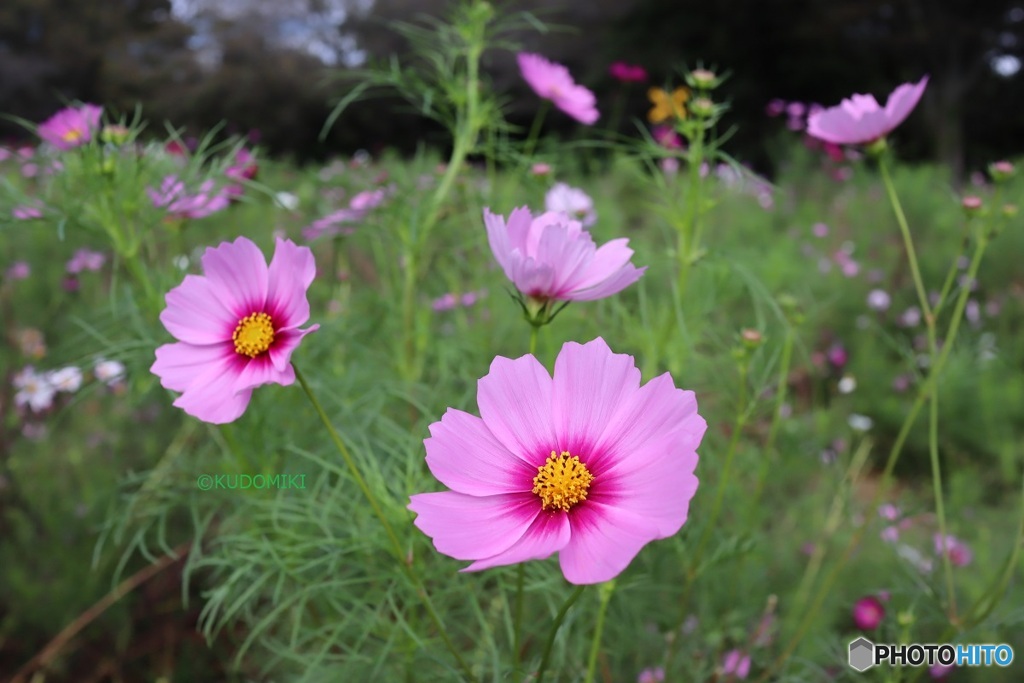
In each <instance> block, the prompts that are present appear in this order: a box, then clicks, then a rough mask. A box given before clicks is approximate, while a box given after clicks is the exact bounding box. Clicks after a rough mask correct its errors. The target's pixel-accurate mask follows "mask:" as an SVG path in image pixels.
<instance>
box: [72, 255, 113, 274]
mask: <svg viewBox="0 0 1024 683" xmlns="http://www.w3.org/2000/svg"><path fill="white" fill-rule="evenodd" d="M106 260H107V257H106V256H104V255H103V254H102V253H101V252H98V251H92V250H91V249H79V250H78V251H76V252H75V255H74V256H72V257H71V259H70V260H69V261H68V262H67V265H65V269H66V270H67V271H68V272H69V273H71V274H72V275H75V274H77V273H81V272H82V271H85V270H89V271H93V272H95V271H97V270H99V269H100V268H102V267H103V263H104V262H105V261H106Z"/></svg>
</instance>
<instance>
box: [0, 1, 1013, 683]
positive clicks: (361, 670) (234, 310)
mask: <svg viewBox="0 0 1024 683" xmlns="http://www.w3.org/2000/svg"><path fill="white" fill-rule="evenodd" d="M500 26H505V25H499V27H500ZM497 30H498V29H497V28H496V27H495V24H494V17H492V16H491V13H490V11H489V9H488V8H487V5H486V4H483V3H478V4H472V5H470V6H468V7H467V8H466V9H464V10H462V11H461V13H458V14H456V15H455V16H453V17H452V18H451V19H450V23H438V24H437V25H436V26H433V27H432V29H431V30H430V31H425V30H423V31H420V32H419V33H413V34H412V35H413V37H415V38H416V39H417V40H418V45H419V49H420V53H419V55H420V57H421V59H420V60H419V61H415V62H413V63H411V64H409V65H403V66H402V67H401V68H398V67H396V68H392V69H389V70H384V71H370V72H366V73H363V74H360V78H361V80H360V81H358V82H357V84H356V85H355V86H354V87H353V88H352V89H351V91H350V97H349V98H347V99H346V101H348V100H350V99H355V98H360V97H366V96H369V95H371V94H372V92H373V91H374V90H376V89H384V90H387V91H388V92H395V91H396V90H397V92H399V93H400V94H402V95H403V96H405V97H406V98H407V99H408V100H409V101H410V102H411V103H412V104H414V105H416V106H418V107H420V108H421V110H422V111H424V113H426V114H427V115H429V116H431V117H433V118H434V119H436V120H437V121H438V122H440V123H442V124H444V125H446V126H447V127H448V129H449V130H450V133H451V138H450V146H449V147H448V149H447V150H445V155H444V156H443V157H442V156H439V155H437V154H435V153H432V152H427V151H423V152H422V153H421V154H419V155H416V156H415V157H413V158H399V157H397V156H392V155H389V154H384V155H382V156H380V157H379V158H375V157H371V156H370V155H368V154H357V155H355V156H354V157H352V158H346V159H339V160H336V161H335V162H333V163H330V164H328V165H326V166H323V167H320V168H296V167H294V166H292V165H290V164H288V163H286V162H283V161H275V160H271V159H268V158H265V157H264V156H262V155H261V153H260V151H259V149H258V148H254V147H252V146H251V145H249V144H248V143H247V141H245V140H236V139H229V140H225V139H223V138H221V137H218V135H216V132H211V133H210V134H209V135H208V136H206V137H204V138H202V139H187V138H183V137H182V136H180V135H178V134H177V133H175V132H173V131H172V132H170V133H168V134H166V135H163V136H161V135H159V134H157V131H158V128H159V127H158V126H157V125H155V124H154V123H153V122H150V123H149V124H148V125H145V124H144V122H143V120H142V119H141V116H140V115H138V114H136V116H135V117H127V118H126V117H124V116H121V115H119V114H118V113H117V112H112V111H109V110H104V109H102V108H101V107H100V106H98V105H91V104H75V105H72V106H69V107H68V108H67V109H65V110H62V111H61V112H60V113H58V114H56V115H55V116H54V117H53V118H52V119H50V120H48V121H46V122H41V123H39V124H38V125H36V124H31V123H28V122H26V126H27V127H28V128H29V130H31V132H32V134H33V135H34V136H35V139H36V143H34V144H28V143H26V144H20V145H14V146H10V147H3V148H0V231H2V235H3V241H2V243H0V244H2V250H0V313H2V332H3V346H2V348H0V368H2V373H0V374H2V381H3V384H2V386H0V421H2V422H0V426H2V431H0V674H2V676H0V679H2V680H12V681H25V682H27V681H30V680H31V681H42V680H49V681H65V680H66V681H104V680H115V681H135V680H161V681H222V680H237V681H255V680H260V681H293V680H303V681H395V680H404V681H463V680H464V681H525V680H537V681H542V680H548V681H587V682H588V683H589V682H592V681H606V682H616V683H618V682H624V681H625V682H631V681H637V682H638V683H653V682H657V681H722V682H724V681H737V680H758V681H768V680H776V681H823V680H832V681H843V680H851V681H852V680H879V681H881V680H884V681H912V680H925V679H943V680H948V681H954V682H955V681H1017V680H1020V672H1021V671H1022V665H1021V662H1020V661H1013V662H1012V663H1008V665H1005V666H1002V665H999V664H1007V663H1006V662H1001V663H995V664H994V665H993V666H991V667H987V668H974V667H968V666H957V667H954V666H944V665H942V664H941V663H934V664H933V665H932V666H928V665H927V664H925V665H922V666H919V667H906V668H902V669H901V668H890V667H887V666H879V667H874V668H871V669H869V670H868V671H866V672H864V673H860V672H857V671H855V670H854V669H853V668H851V667H850V666H849V665H848V663H847V661H848V646H849V643H850V642H851V641H853V640H855V639H856V638H858V637H859V636H864V637H866V638H868V639H869V640H871V641H873V642H876V643H990V644H1007V645H1009V646H1011V647H1012V648H1014V649H1015V650H1017V652H1018V653H1020V652H1022V651H1024V636H1022V635H1021V634H1022V628H1021V626H1022V624H1024V587H1022V586H1021V578H1022V562H1021V557H1020V556H1021V549H1022V541H1024V488H1022V487H1024V483H1022V467H1021V464H1022V451H1024V449H1022V445H1024V372H1022V370H1024V335H1022V334H1021V330H1022V327H1024V306H1022V303H1024V274H1022V271H1021V269H1020V266H1019V263H1020V255H1021V254H1024V230H1022V227H1024V226H1022V225H1021V223H1022V221H1021V218H1020V217H1019V216H1018V209H1017V206H1018V203H1019V202H1020V200H1021V193H1022V190H1024V184H1022V182H1021V181H1020V179H1019V178H1018V176H1017V173H1016V168H1015V165H1014V163H1012V162H1011V161H1006V160H993V163H992V164H991V165H989V166H987V167H986V168H982V169H977V172H976V173H975V174H974V175H973V176H972V178H971V180H970V182H969V183H968V184H967V185H966V186H965V187H964V188H962V189H955V186H954V183H953V179H951V178H950V177H949V176H948V174H947V171H946V170H945V169H944V168H942V167H937V166H913V167H911V166H908V165H905V164H902V163H901V162H900V153H899V152H900V150H899V135H900V133H899V131H900V126H901V125H903V126H912V125H914V118H913V111H914V109H915V107H916V105H917V103H918V101H919V99H920V98H921V97H922V96H924V97H927V83H928V80H927V77H924V78H921V80H919V81H917V82H913V83H908V84H905V85H899V86H898V87H895V90H894V91H893V92H892V93H891V94H889V95H888V99H887V100H886V99H884V98H885V96H886V94H884V93H883V94H880V95H881V96H882V97H880V99H882V100H883V103H882V104H881V105H880V104H879V103H878V102H876V100H875V99H874V98H873V97H870V96H865V95H852V96H851V98H850V99H849V100H846V101H844V102H843V103H842V104H841V105H838V106H835V107H822V106H820V105H809V104H808V105H805V104H804V103H798V102H781V101H775V102H771V103H767V104H768V106H767V114H768V115H770V116H775V117H778V118H779V131H778V133H779V135H778V139H777V141H776V143H775V144H776V147H777V161H778V168H779V171H778V172H777V174H776V175H775V176H774V177H773V178H771V179H770V180H769V179H767V178H765V177H762V176H759V175H757V174H755V173H754V172H752V171H751V170H750V169H748V168H746V167H744V166H743V165H742V164H740V163H737V162H736V161H735V160H733V159H732V158H731V157H729V155H728V134H727V129H728V125H729V121H728V106H727V102H728V98H729V80H728V78H726V77H722V76H721V74H717V73H716V72H715V71H712V70H710V69H704V68H698V69H692V70H687V69H680V70H679V72H678V78H677V79H676V81H675V82H672V83H664V84H661V85H662V86H664V87H652V88H651V90H650V93H649V95H650V100H651V108H650V110H649V111H640V112H627V115H629V116H632V117H635V118H636V120H637V133H636V134H635V135H634V136H632V137H628V138H622V137H619V136H611V135H608V134H607V133H605V132H603V131H602V129H601V122H602V120H603V119H602V116H604V115H605V114H604V109H603V108H602V103H600V102H596V101H595V98H594V97H593V95H592V94H591V93H590V92H589V91H588V90H587V89H586V88H585V87H583V86H582V85H579V84H577V83H575V82H574V81H573V79H572V76H571V75H570V74H569V73H568V71H567V70H566V69H565V68H564V67H561V66H559V65H557V64H552V63H551V62H549V61H548V60H546V59H545V58H544V57H542V56H540V55H534V54H528V53H520V54H519V55H518V60H519V66H520V68H521V71H522V75H523V78H524V79H525V80H526V81H527V82H528V83H529V85H530V86H531V88H532V89H533V90H534V91H535V92H536V94H537V96H538V99H537V106H538V115H537V120H536V122H535V125H534V126H533V127H532V129H530V130H528V131H516V130H513V129H511V128H510V126H509V125H508V124H507V123H506V122H505V120H504V118H503V114H502V100H501V93H495V92H492V91H491V90H490V87H489V84H488V81H487V79H486V74H485V73H484V72H483V71H482V67H481V55H482V54H483V53H484V51H485V49H488V48H489V46H496V45H501V46H502V47H505V46H506V45H505V43H504V42H502V41H504V40H505V38H504V37H503V36H502V35H497V34H496V33H495V32H496V31H497ZM612 73H613V74H618V75H617V76H616V77H617V78H620V80H622V81H623V82H638V81H643V80H644V79H645V78H646V74H645V73H644V72H643V70H642V69H640V68H639V67H635V66H631V65H628V64H615V65H612ZM896 85H897V84H894V86H896ZM850 90H851V93H852V92H856V90H857V84H855V83H851V84H850ZM346 101H342V102H341V103H340V104H339V109H338V112H339V114H340V115H341V116H340V117H339V119H338V121H337V123H336V124H335V125H343V122H344V116H343V109H344V105H345V102H346ZM547 116H550V117H555V116H568V117H571V118H573V119H575V120H576V121H578V122H579V124H580V127H579V132H578V134H577V135H576V136H575V137H574V138H573V139H569V140H558V139H554V138H545V137H543V136H540V135H539V132H540V131H541V129H542V122H543V120H544V118H545V117H547ZM1018 656H1021V655H1018Z"/></svg>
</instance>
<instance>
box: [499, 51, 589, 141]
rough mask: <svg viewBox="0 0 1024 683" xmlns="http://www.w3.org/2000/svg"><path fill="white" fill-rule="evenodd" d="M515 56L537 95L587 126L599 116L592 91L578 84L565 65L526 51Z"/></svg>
mask: <svg viewBox="0 0 1024 683" xmlns="http://www.w3.org/2000/svg"><path fill="white" fill-rule="evenodd" d="M516 59H517V60H518V62H519V71H520V72H521V73H522V75H523V79H524V80H525V81H526V82H527V83H529V85H530V87H531V88H533V91H534V92H535V93H537V95H539V96H540V97H542V98H544V99H546V100H551V101H552V102H553V103H554V105H555V106H556V107H558V108H559V109H561V110H562V111H563V112H565V113H566V114H568V115H569V116H571V117H572V118H574V119H576V120H577V121H579V122H580V123H583V124H586V125H588V126H590V125H593V124H594V122H596V121H597V119H598V118H599V117H600V114H599V113H598V111H597V106H596V104H597V98H596V97H594V93H592V92H590V91H589V90H587V89H586V88H584V87H583V86H582V85H577V84H576V82H575V81H573V79H572V75H571V74H570V73H569V70H568V69H566V68H565V67H564V66H562V65H561V64H555V63H554V62H550V61H548V60H547V59H545V58H544V57H542V56H540V55H537V54H532V53H529V52H520V53H519V54H518V55H517V56H516Z"/></svg>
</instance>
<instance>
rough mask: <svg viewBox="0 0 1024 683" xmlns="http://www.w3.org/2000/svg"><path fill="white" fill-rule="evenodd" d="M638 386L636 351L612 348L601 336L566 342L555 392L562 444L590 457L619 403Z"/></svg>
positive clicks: (555, 419)
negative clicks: (629, 351)
mask: <svg viewBox="0 0 1024 683" xmlns="http://www.w3.org/2000/svg"><path fill="white" fill-rule="evenodd" d="M639 388H640V371H639V370H638V369H637V367H636V365H635V363H634V361H633V358H632V356H627V355H625V354H619V353H612V350H611V349H610V348H608V344H607V343H605V341H604V339H602V338H601V337H598V338H597V339H595V340H593V341H591V342H589V343H588V344H585V345H580V344H577V343H576V342H568V343H566V344H565V345H564V346H562V350H561V352H559V354H558V358H557V359H556V360H555V377H554V380H553V382H552V391H551V405H552V416H551V421H552V422H553V423H554V426H555V431H556V433H557V434H558V447H559V449H561V450H566V451H569V452H570V453H572V454H573V455H578V456H580V457H581V459H584V461H585V456H586V455H587V451H588V450H589V449H590V448H591V447H592V446H593V445H594V443H595V442H596V441H597V440H598V439H599V437H600V436H601V434H603V433H604V431H605V429H606V428H607V427H608V425H609V423H610V422H611V420H612V418H613V417H614V416H615V414H616V412H617V411H618V410H619V407H620V406H622V405H623V404H624V403H625V402H626V401H627V400H628V398H629V397H630V396H631V395H632V394H634V393H635V392H636V391H638V390H639Z"/></svg>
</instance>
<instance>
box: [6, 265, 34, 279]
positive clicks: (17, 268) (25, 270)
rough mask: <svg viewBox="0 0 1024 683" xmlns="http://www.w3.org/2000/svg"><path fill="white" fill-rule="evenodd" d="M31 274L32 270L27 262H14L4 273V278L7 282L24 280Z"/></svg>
mask: <svg viewBox="0 0 1024 683" xmlns="http://www.w3.org/2000/svg"><path fill="white" fill-rule="evenodd" d="M31 274H32V268H31V266H29V265H28V262H27V261H15V262H14V263H12V264H11V265H10V267H9V268H8V269H7V272H6V273H4V277H5V278H6V279H8V280H24V279H26V278H28V276H29V275H31Z"/></svg>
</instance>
